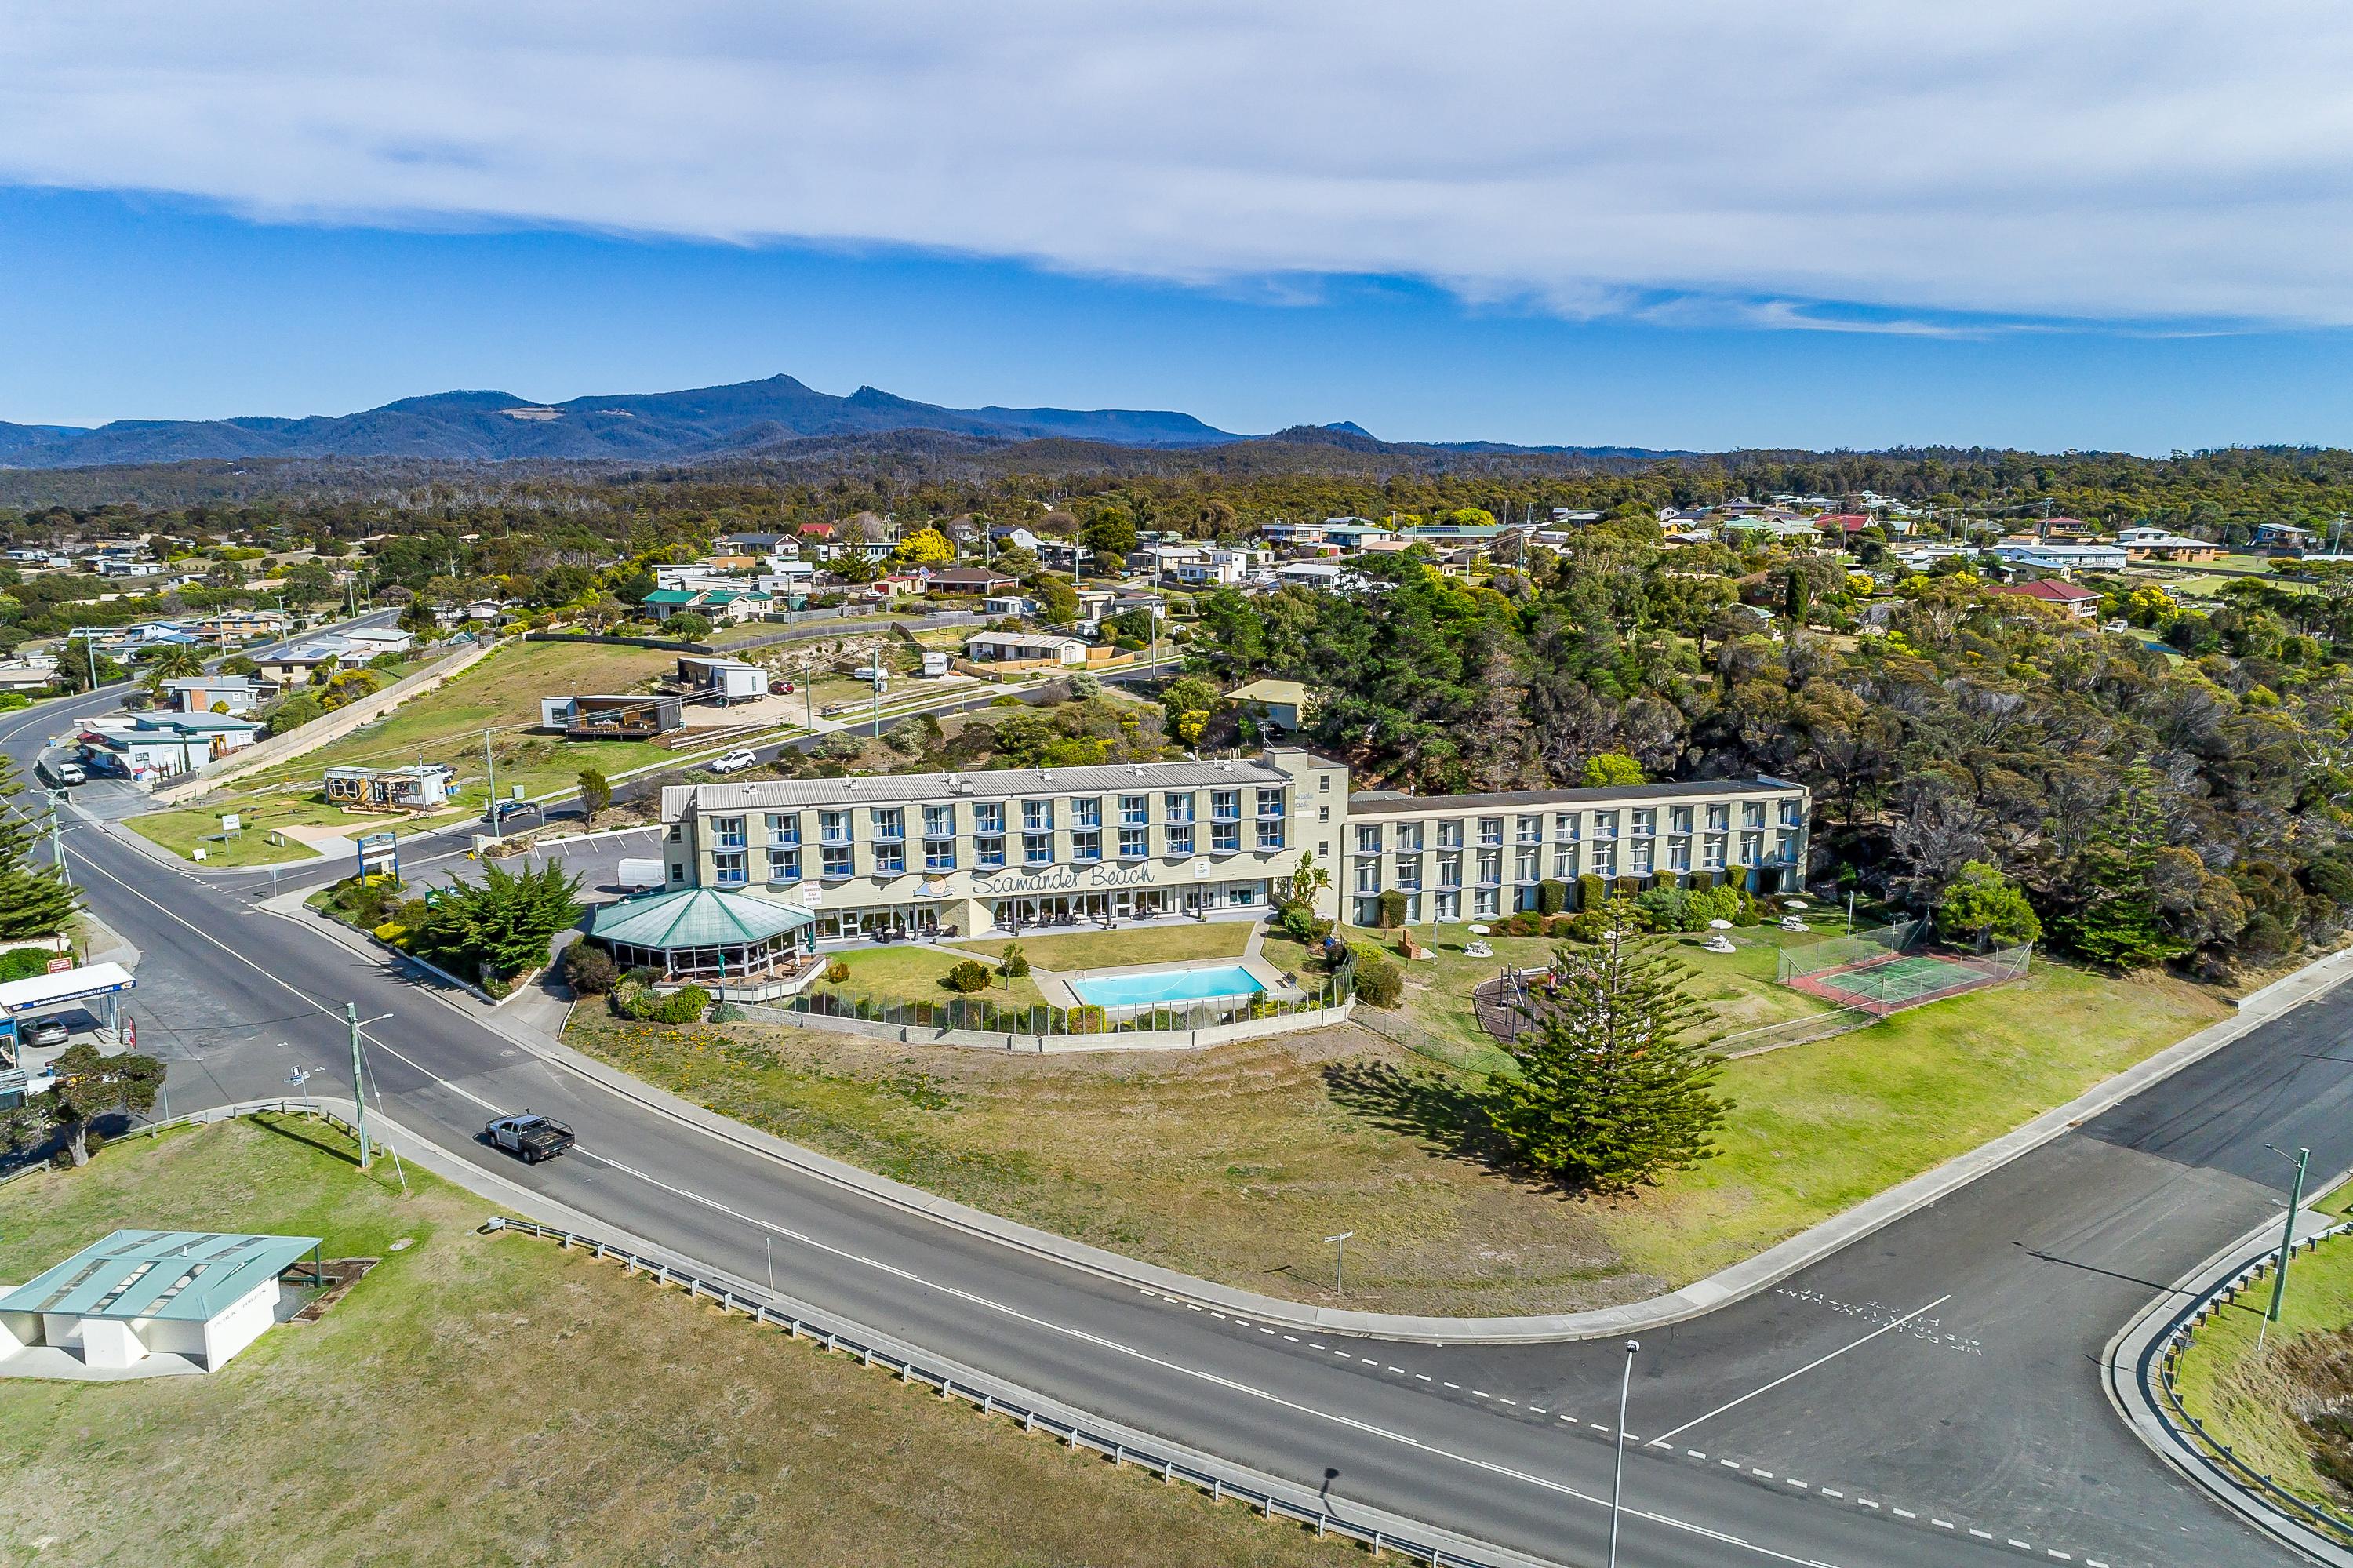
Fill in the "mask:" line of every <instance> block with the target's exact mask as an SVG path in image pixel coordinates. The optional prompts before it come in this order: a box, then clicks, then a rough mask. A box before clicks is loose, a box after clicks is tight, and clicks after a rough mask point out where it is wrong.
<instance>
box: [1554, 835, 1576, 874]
mask: <svg viewBox="0 0 2353 1568" xmlns="http://www.w3.org/2000/svg"><path fill="white" fill-rule="evenodd" d="M1552 879H1553V880H1554V881H1555V882H1575V881H1576V880H1577V846H1576V845H1575V844H1555V845H1553V846H1552Z"/></svg>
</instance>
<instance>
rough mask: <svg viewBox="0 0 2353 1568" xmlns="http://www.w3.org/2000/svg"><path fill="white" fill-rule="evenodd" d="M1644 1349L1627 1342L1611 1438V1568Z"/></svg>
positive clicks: (1614, 1561) (1639, 1343)
mask: <svg viewBox="0 0 2353 1568" xmlns="http://www.w3.org/2000/svg"><path fill="white" fill-rule="evenodd" d="M1641 1348H1642V1341H1641V1340H1627V1341H1626V1375H1625V1377H1624V1379H1623V1380H1622V1381H1621V1382H1620V1383H1619V1384H1618V1430H1617V1431H1615V1432H1613V1433H1611V1434H1610V1435H1609V1436H1611V1437H1612V1438H1614V1439H1616V1441H1617V1446H1618V1465H1617V1469H1616V1471H1615V1473H1614V1474H1612V1476H1611V1477H1610V1478H1609V1568H1618V1516H1619V1513H1620V1499H1622V1498H1623V1497H1624V1496H1625V1494H1626V1402H1627V1400H1628V1398H1629V1396H1630V1395H1631V1394H1632V1393H1633V1392H1634V1352H1635V1351H1639V1350H1641Z"/></svg>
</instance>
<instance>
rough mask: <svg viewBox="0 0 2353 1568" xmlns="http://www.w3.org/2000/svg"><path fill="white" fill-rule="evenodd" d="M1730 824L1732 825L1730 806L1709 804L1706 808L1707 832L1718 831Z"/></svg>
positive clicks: (1723, 829)
mask: <svg viewBox="0 0 2353 1568" xmlns="http://www.w3.org/2000/svg"><path fill="white" fill-rule="evenodd" d="M1730 826H1732V808H1731V807H1729V806H1725V805H1715V806H1710V807H1709V808H1708V809H1707V831H1708V832H1712V833H1720V832H1724V831H1725V829H1726V828H1728V827H1730Z"/></svg>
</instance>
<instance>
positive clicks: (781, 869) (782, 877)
mask: <svg viewBox="0 0 2353 1568" xmlns="http://www.w3.org/2000/svg"><path fill="white" fill-rule="evenodd" d="M800 879H801V852H800V851H798V850H797V849H786V848H785V847H784V846H782V845H781V844H770V845H769V846H768V880H769V881H770V882H798V881H799V880H800Z"/></svg>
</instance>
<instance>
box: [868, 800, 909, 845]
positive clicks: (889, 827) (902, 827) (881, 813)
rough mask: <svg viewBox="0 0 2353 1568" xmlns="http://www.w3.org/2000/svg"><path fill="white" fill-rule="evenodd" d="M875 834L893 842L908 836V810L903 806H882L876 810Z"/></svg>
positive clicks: (901, 840) (900, 840)
mask: <svg viewBox="0 0 2353 1568" xmlns="http://www.w3.org/2000/svg"><path fill="white" fill-rule="evenodd" d="M874 836H875V837H876V838H878V839H882V840H885V841H888V842H892V843H898V842H904V840H905V839H906V837H907V812H906V809H905V808H904V807H902V806H890V807H881V806H878V807H876V808H875V810H874Z"/></svg>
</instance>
